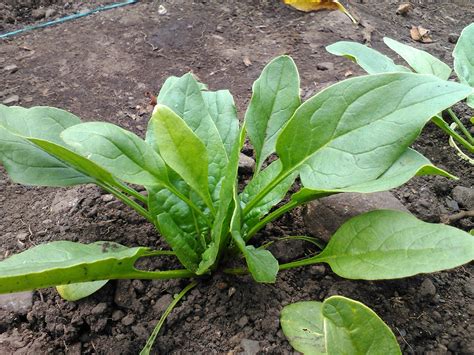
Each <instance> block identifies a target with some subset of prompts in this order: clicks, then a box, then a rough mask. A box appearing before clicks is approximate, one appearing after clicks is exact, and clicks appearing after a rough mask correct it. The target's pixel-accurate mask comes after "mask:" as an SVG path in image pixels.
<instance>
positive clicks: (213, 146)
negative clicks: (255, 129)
mask: <svg viewBox="0 0 474 355" xmlns="http://www.w3.org/2000/svg"><path fill="white" fill-rule="evenodd" d="M204 88H205V87H203V84H201V83H199V82H198V81H197V80H196V79H195V78H194V76H193V75H192V74H191V73H188V74H186V75H183V76H182V77H180V78H177V77H172V78H170V79H168V80H166V82H165V83H164V85H163V87H162V89H161V91H160V93H159V95H158V99H157V100H158V103H159V104H161V105H164V106H167V107H169V108H170V109H171V110H173V111H174V112H175V113H176V114H177V115H178V116H179V117H180V118H182V119H183V121H184V122H185V123H186V125H187V126H188V127H189V128H190V129H191V130H192V131H193V132H194V134H196V136H197V137H198V138H199V139H200V140H201V141H202V142H203V143H204V145H205V146H206V150H207V153H208V164H209V167H208V172H209V191H211V193H212V198H213V201H217V200H218V198H219V190H220V184H221V182H222V181H221V180H222V179H223V177H224V171H225V168H226V166H227V160H228V159H227V154H226V150H225V148H224V143H223V142H222V139H221V136H220V134H219V131H218V129H217V127H216V124H215V123H214V121H213V119H212V118H211V115H210V114H209V111H208V108H207V106H206V102H205V100H204V98H203V95H202V90H203V89H204ZM149 128H150V127H149ZM155 132H156V131H155ZM153 136H154V133H153V132H151V133H149V134H148V135H147V141H148V142H154V141H156V138H153Z"/></svg>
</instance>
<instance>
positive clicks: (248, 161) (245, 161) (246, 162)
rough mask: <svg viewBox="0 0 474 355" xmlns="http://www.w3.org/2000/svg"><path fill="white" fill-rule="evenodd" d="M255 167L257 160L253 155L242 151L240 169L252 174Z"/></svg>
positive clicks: (242, 171) (244, 172)
mask: <svg viewBox="0 0 474 355" xmlns="http://www.w3.org/2000/svg"><path fill="white" fill-rule="evenodd" d="M254 169H255V160H253V159H252V158H251V157H249V156H247V155H245V154H243V153H240V158H239V171H240V172H241V173H243V174H251V173H252V172H253V170H254Z"/></svg>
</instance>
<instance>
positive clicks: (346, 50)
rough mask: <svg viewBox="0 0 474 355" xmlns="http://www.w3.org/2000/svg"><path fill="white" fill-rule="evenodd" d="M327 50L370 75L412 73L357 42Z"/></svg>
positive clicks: (336, 44) (341, 43)
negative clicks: (344, 58) (347, 59)
mask: <svg viewBox="0 0 474 355" xmlns="http://www.w3.org/2000/svg"><path fill="white" fill-rule="evenodd" d="M326 50H327V51H328V52H329V53H331V54H335V55H339V56H344V57H347V58H349V59H351V60H352V61H354V62H356V63H357V64H359V65H360V66H361V68H362V69H364V70H365V71H366V72H367V73H368V74H380V73H393V72H409V71H410V70H409V69H408V68H406V67H404V66H402V65H397V64H395V63H394V62H393V60H392V59H390V58H389V57H387V56H386V55H383V54H382V53H380V52H378V51H376V50H375V49H372V48H370V47H367V46H364V45H363V44H360V43H357V42H348V41H341V42H336V43H334V44H331V45H330V46H327V47H326Z"/></svg>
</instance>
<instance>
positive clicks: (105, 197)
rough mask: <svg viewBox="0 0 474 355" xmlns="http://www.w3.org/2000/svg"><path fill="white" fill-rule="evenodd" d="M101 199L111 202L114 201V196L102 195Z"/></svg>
mask: <svg viewBox="0 0 474 355" xmlns="http://www.w3.org/2000/svg"><path fill="white" fill-rule="evenodd" d="M100 199H101V200H102V201H104V202H111V201H113V200H114V195H111V194H106V195H102V196H101V197H100Z"/></svg>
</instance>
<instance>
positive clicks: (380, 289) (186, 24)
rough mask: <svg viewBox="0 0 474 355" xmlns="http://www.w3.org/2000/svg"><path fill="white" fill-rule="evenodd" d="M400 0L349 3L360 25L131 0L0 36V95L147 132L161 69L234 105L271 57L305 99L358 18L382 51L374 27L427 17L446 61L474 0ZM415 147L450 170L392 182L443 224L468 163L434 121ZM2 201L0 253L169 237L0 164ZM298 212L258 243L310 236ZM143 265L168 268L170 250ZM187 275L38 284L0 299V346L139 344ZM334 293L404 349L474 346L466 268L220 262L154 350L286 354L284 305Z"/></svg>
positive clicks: (394, 28) (409, 202) (329, 76)
mask: <svg viewBox="0 0 474 355" xmlns="http://www.w3.org/2000/svg"><path fill="white" fill-rule="evenodd" d="M10 3H13V2H8V1H7V2H6V5H3V7H1V6H0V19H2V18H3V19H5V18H6V17H5V16H3V15H5V14H7V12H8V14H9V16H13V19H14V20H19V21H18V22H17V23H15V21H13V22H12V21H9V23H4V26H3V28H5V29H13V28H15V26H16V27H18V26H21V24H22V23H25V21H26V23H28V22H31V21H32V20H31V18H30V17H29V16H30V15H31V9H14V10H18V11H16V12H15V11H13V10H12V6H13V7H14V5H9V4H10ZM31 3H32V4H34V5H36V6H38V4H39V5H44V6H47V7H54V8H55V9H56V10H57V14H58V15H61V14H64V13H68V9H67V7H66V8H65V7H64V4H65V3H66V1H45V2H41V1H38V2H31ZM100 3H101V4H102V3H107V2H106V1H101V2H100ZM159 4H164V6H165V7H166V9H167V13H166V14H165V15H159V13H158V5H159ZM8 6H10V7H8ZM396 6H397V5H387V4H385V3H376V4H372V3H370V4H354V5H353V6H352V7H351V11H353V12H354V13H355V14H356V15H357V16H359V17H360V18H362V19H363V20H364V21H365V24H366V25H367V24H370V25H371V26H372V28H371V27H370V26H366V27H365V28H362V27H355V26H354V25H352V24H351V23H350V21H348V19H347V18H346V17H345V16H344V15H342V14H340V13H337V12H331V13H329V12H320V13H312V14H304V13H299V12H296V11H292V10H290V9H289V8H287V7H285V6H283V5H281V4H279V2H278V1H276V0H275V1H258V2H256V1H251V0H246V1H239V2H235V3H234V2H231V1H217V0H216V1H189V2H188V1H178V0H176V1H166V2H160V1H141V2H139V3H138V4H136V5H133V6H128V7H125V8H121V9H116V10H113V11H108V12H103V13H100V14H96V15H93V16H89V17H86V18H83V19H81V20H78V21H73V22H68V23H65V24H63V25H60V26H55V27H51V28H49V29H45V30H40V31H35V32H30V33H28V34H26V35H23V36H19V37H13V38H11V39H9V40H5V41H3V42H0V66H2V67H4V66H7V65H11V64H15V65H16V66H17V67H18V68H17V70H16V71H15V72H13V73H6V72H3V73H2V86H1V87H0V100H4V99H6V98H7V97H10V96H12V95H18V96H19V104H20V105H23V106H33V105H48V106H57V107H61V108H65V109H67V110H69V111H71V112H73V113H75V114H77V115H79V116H80V117H82V118H84V119H86V120H90V119H93V120H103V121H109V122H113V123H116V124H118V125H120V126H122V127H125V128H127V129H130V130H132V131H134V132H136V133H137V134H139V135H141V136H143V134H144V131H145V129H146V124H147V119H148V117H149V112H147V110H146V106H147V99H146V98H145V96H144V92H145V91H152V92H157V91H158V90H159V88H160V85H161V84H162V83H163V81H164V80H165V78H166V77H168V76H169V75H181V74H183V73H185V72H187V71H189V70H193V72H194V73H195V74H196V75H197V76H198V77H199V78H200V79H201V80H202V81H203V82H205V83H208V84H209V85H210V88H211V89H224V88H228V89H230V90H231V92H232V93H233V94H234V96H235V99H236V103H237V106H238V107H239V109H240V110H239V111H240V112H241V113H242V112H243V110H244V108H245V107H246V104H247V103H248V101H249V99H250V94H251V84H252V82H253V81H254V80H255V79H256V78H257V77H258V75H259V73H260V71H261V69H262V68H263V65H264V64H266V63H267V62H268V61H269V60H270V59H271V58H273V57H274V56H276V55H278V54H282V53H288V54H290V55H291V56H292V57H293V58H294V59H295V61H296V63H297V65H298V67H299V69H300V74H301V77H302V88H303V97H304V98H305V99H306V98H308V97H310V96H312V95H313V94H314V93H315V92H317V91H319V90H321V89H322V88H324V87H326V86H328V85H330V84H332V83H335V82H337V81H339V80H343V79H344V78H345V77H346V75H347V73H348V71H352V72H353V73H354V75H360V74H362V72H361V71H360V70H359V69H358V68H357V67H356V66H355V65H354V64H351V63H350V62H349V61H347V60H344V59H342V58H337V57H334V56H331V55H330V54H328V53H327V52H326V51H325V50H324V47H325V46H326V45H328V44H331V43H333V42H336V41H338V40H355V41H362V40H363V38H364V35H365V36H366V35H367V33H368V29H369V30H371V31H369V32H371V42H372V46H373V47H374V48H375V49H378V50H381V51H383V52H385V53H387V50H386V48H385V47H384V46H383V44H382V37H383V36H389V37H392V38H395V39H397V40H402V41H405V42H409V29H410V27H411V25H422V26H424V27H427V28H430V29H431V30H432V36H433V38H434V39H435V42H434V43H432V44H429V45H424V48H425V49H427V50H428V51H430V52H431V53H433V54H434V55H436V56H438V57H439V58H441V59H442V60H445V61H446V62H448V63H450V64H452V58H451V57H450V53H451V51H452V49H453V46H454V44H452V43H450V42H449V41H448V38H452V35H451V34H452V33H454V34H459V33H460V31H461V29H462V28H463V27H465V26H466V25H467V24H468V22H469V21H470V20H471V19H472V18H473V17H474V16H473V15H474V13H473V9H472V7H469V5H457V6H440V5H438V4H434V3H430V4H426V5H419V6H418V7H417V8H416V9H415V11H414V12H412V13H411V14H409V16H407V17H401V16H397V15H396V14H395V11H396ZM20 10H21V11H20ZM2 11H3V12H2ZM69 11H72V10H69ZM12 14H13V15H12ZM18 14H20V15H21V16H20V15H18ZM2 16H3V17H2ZM15 16H16V17H15ZM418 47H421V45H418ZM244 58H245V62H246V64H244ZM322 63H324V65H321V64H322ZM249 64H250V65H249ZM318 68H319V69H318ZM458 112H459V111H458ZM459 113H460V114H461V115H462V116H463V117H465V118H467V117H468V115H469V112H459ZM471 114H472V112H471ZM415 148H416V149H417V150H419V151H420V152H422V153H423V154H425V155H426V156H427V157H428V158H430V159H431V160H432V161H433V162H434V163H435V164H438V165H439V166H440V167H443V168H446V169H447V170H448V171H450V172H452V173H453V174H455V175H457V176H459V177H460V179H459V180H458V181H449V180H446V179H443V178H438V177H425V178H416V179H414V180H412V181H411V182H409V183H408V184H406V185H405V186H403V187H401V188H399V189H397V190H396V191H394V193H395V195H396V196H397V197H398V198H399V199H400V200H401V201H402V202H403V203H404V204H405V205H406V206H407V207H408V208H409V209H410V210H411V211H412V212H413V213H414V214H415V215H417V216H418V217H419V218H421V219H423V220H426V221H430V222H439V217H440V215H441V214H443V213H450V212H452V211H451V210H450V207H449V206H450V205H449V204H448V200H450V198H451V192H452V189H453V188H454V187H455V186H458V185H461V186H466V187H471V186H473V180H474V178H473V174H472V167H471V166H469V165H467V164H466V163H464V162H462V161H460V160H459V159H458V158H457V157H456V156H455V155H454V154H453V152H452V150H451V149H450V148H449V147H448V146H447V138H446V137H445V136H444V135H443V134H442V133H440V132H439V130H437V129H436V128H435V127H432V126H431V125H428V126H427V127H426V129H425V131H424V133H423V135H422V137H421V138H420V139H419V140H418V141H417V142H416V144H415ZM247 149H248V148H247ZM243 178H244V179H245V178H246V177H245V176H243ZM0 211H1V212H0V215H1V219H0V238H1V245H0V258H3V257H6V256H8V255H11V254H12V253H17V252H20V251H23V250H25V249H27V248H30V247H32V246H34V245H36V244H40V243H44V242H49V241H53V240H62V239H65V240H72V241H82V242H92V241H96V240H113V241H116V242H119V243H122V244H124V245H127V246H136V245H145V246H150V247H153V248H159V247H166V246H165V245H164V244H162V242H161V241H160V240H159V236H158V235H157V234H156V232H155V231H154V229H153V227H152V226H151V225H149V224H148V223H147V222H146V221H144V220H143V219H142V218H141V217H139V216H137V215H135V214H134V212H133V211H131V210H129V209H128V208H127V207H125V206H122V205H121V204H120V203H119V202H117V201H115V200H113V199H112V198H111V197H110V196H109V195H104V194H103V193H102V192H101V191H100V190H99V189H98V188H96V187H93V186H81V187H74V188H71V189H50V188H35V187H25V186H20V185H16V184H13V183H12V182H11V181H10V180H9V179H8V177H7V175H6V174H5V171H4V170H3V168H0ZM301 212H302V211H301V210H297V211H295V212H294V213H293V214H290V215H287V216H284V217H283V218H281V219H280V220H279V221H277V222H275V223H272V224H271V225H269V226H267V228H266V229H265V230H264V231H263V232H262V233H260V237H259V239H258V240H264V239H265V238H267V239H268V238H273V237H277V236H283V235H288V234H289V233H291V234H293V235H295V234H306V233H307V231H306V229H305V226H304V224H303V223H302V218H301ZM473 225H474V222H473V221H472V219H467V218H466V219H463V220H461V221H459V222H458V224H457V225H456V226H457V227H460V228H462V229H464V230H469V229H470V228H473ZM273 252H274V253H275V254H276V256H277V257H278V258H280V260H289V259H296V258H299V257H302V256H304V255H305V254H306V253H308V252H309V246H308V245H306V244H304V243H302V242H292V243H291V244H290V243H288V244H277V245H276V246H275V248H274V249H273ZM144 263H145V265H147V266H148V267H163V268H171V267H175V266H176V265H173V264H172V262H171V265H170V261H169V260H165V259H163V260H146V261H144ZM401 267H403V266H401ZM187 282H188V281H185V280H184V281H183V280H176V281H167V282H163V281H138V280H130V281H129V280H123V281H114V282H109V283H108V284H107V285H106V286H105V287H104V288H103V289H101V290H100V291H99V292H98V293H96V294H94V295H92V296H91V297H89V298H87V299H84V300H81V301H78V302H66V301H63V300H61V298H60V297H59V296H58V295H57V293H56V292H55V291H54V290H52V289H46V290H40V291H36V292H35V293H34V298H33V305H32V307H31V308H30V309H29V310H27V311H25V312H23V313H22V312H20V313H11V312H10V313H9V312H6V311H1V310H0V353H2V354H7V353H18V354H20V353H37V354H39V353H68V354H79V353H85V354H88V353H107V354H119V353H122V354H127V353H137V352H139V350H140V349H141V347H142V346H143V345H144V343H145V341H146V338H147V337H148V335H149V334H150V333H151V331H152V329H153V327H154V326H155V324H156V322H157V320H158V318H159V317H160V315H161V313H162V312H163V311H164V309H165V308H166V306H167V305H168V303H169V302H170V301H171V299H172V296H173V295H174V294H176V293H178V292H179V291H180V290H181V289H182V288H183V287H184V286H185V285H186V284H187ZM335 294H340V295H343V296H346V297H350V298H353V299H356V300H359V301H361V302H364V303H365V304H367V305H368V306H369V307H371V308H372V309H373V310H374V311H375V312H377V313H378V314H379V315H380V317H382V319H384V321H386V322H387V323H388V325H389V326H390V327H391V328H392V329H393V331H394V333H395V335H396V336H397V338H398V341H399V344H400V346H401V348H402V351H403V352H404V353H413V352H417V353H422V352H429V351H436V352H437V353H446V352H451V353H466V354H467V353H471V354H472V353H474V341H473V338H472V334H473V332H474V326H473V324H474V322H473V321H472V320H473V319H472V318H473V315H474V307H473V302H472V301H473V296H474V278H473V276H472V265H466V266H464V267H461V268H458V269H456V270H453V271H449V272H440V273H436V274H432V275H420V276H416V277H412V278H408V279H404V280H392V281H379V282H366V281H351V280H343V279H340V278H339V277H337V276H335V275H334V274H333V273H332V272H331V271H330V269H329V268H328V267H325V266H324V265H316V266H312V267H308V268H301V269H297V270H291V271H285V272H282V273H280V274H279V276H278V279H277V282H276V284H274V285H261V284H256V283H254V282H253V281H252V280H251V278H250V277H232V276H228V275H223V274H219V273H218V274H216V275H213V276H212V277H211V278H209V279H206V280H203V281H202V282H201V283H200V284H199V286H198V287H197V288H195V289H194V290H192V291H191V292H190V293H189V294H188V296H186V298H185V299H184V301H183V302H181V303H180V304H179V306H178V307H177V308H176V309H175V310H174V311H173V312H172V313H171V315H170V316H169V318H168V320H167V322H166V326H165V327H164V329H163V330H162V331H161V333H160V335H159V336H158V339H157V342H156V345H155V351H157V352H159V353H178V352H180V353H181V352H185V353H188V352H189V353H209V352H219V353H221V352H230V351H234V352H239V351H243V350H246V351H247V352H248V353H252V351H256V350H258V351H261V352H270V353H288V352H292V349H291V347H290V346H289V344H288V343H287V341H286V340H285V338H284V336H283V334H282V332H281V330H280V326H279V313H280V310H281V308H282V307H283V306H285V305H287V304H289V303H292V302H295V301H299V300H323V299H324V298H326V297H328V296H331V295H335ZM250 340H251V341H250ZM252 341H253V342H252Z"/></svg>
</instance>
